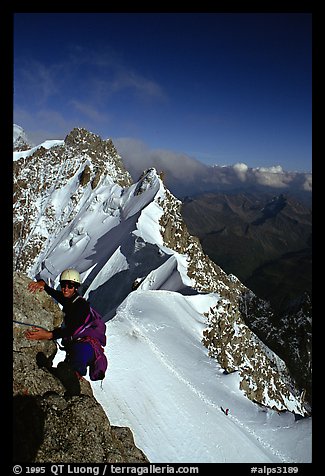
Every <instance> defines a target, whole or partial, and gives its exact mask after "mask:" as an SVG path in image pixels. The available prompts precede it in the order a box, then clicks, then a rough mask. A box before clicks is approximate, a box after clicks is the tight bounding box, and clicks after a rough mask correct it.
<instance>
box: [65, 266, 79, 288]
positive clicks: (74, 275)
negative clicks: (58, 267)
mask: <svg viewBox="0 0 325 476" xmlns="http://www.w3.org/2000/svg"><path fill="white" fill-rule="evenodd" d="M60 281H72V282H73V283H78V284H81V278H80V274H79V273H78V271H77V270H75V269H65V270H64V271H62V273H61V276H60Z"/></svg>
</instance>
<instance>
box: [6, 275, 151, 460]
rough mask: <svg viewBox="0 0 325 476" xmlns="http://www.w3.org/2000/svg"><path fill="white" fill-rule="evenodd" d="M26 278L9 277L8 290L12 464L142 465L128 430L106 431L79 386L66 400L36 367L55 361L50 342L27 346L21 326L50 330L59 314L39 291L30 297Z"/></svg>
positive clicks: (84, 385) (87, 391)
mask: <svg viewBox="0 0 325 476" xmlns="http://www.w3.org/2000/svg"><path fill="white" fill-rule="evenodd" d="M29 281H30V279H29V278H27V277H26V276H24V275H22V274H18V273H15V274H14V281H13V284H14V288H13V301H14V302H13V319H14V321H19V323H17V322H13V336H14V343H13V402H14V405H13V408H14V445H13V446H14V461H17V462H34V463H43V462H53V463H86V462H87V463H91V462H92V463H103V462H105V463H107V462H110V463H117V462H123V463H147V462H148V459H147V458H146V456H145V455H144V454H143V453H142V451H141V450H140V449H139V448H137V447H136V446H135V444H134V440H133V435H132V432H131V430H130V429H129V428H120V427H114V426H111V424H110V422H109V420H108V418H107V416H106V414H105V412H104V410H103V408H102V407H101V405H100V404H99V403H98V402H97V400H96V399H95V398H94V396H93V392H92V389H91V385H90V383H89V382H88V381H87V380H86V379H84V380H82V381H81V393H80V395H79V396H73V397H65V390H66V389H65V388H64V386H63V385H62V383H61V382H60V381H59V380H58V379H57V378H56V377H54V376H53V375H52V374H51V373H50V372H49V371H48V370H46V369H44V368H39V367H38V366H37V364H36V354H37V353H38V352H40V351H41V352H43V353H44V354H45V355H46V356H47V357H54V356H55V354H56V351H57V349H56V344H55V343H54V342H53V341H29V340H27V339H26V337H25V331H26V329H27V328H28V327H27V326H26V325H24V323H25V324H35V325H41V326H42V327H45V328H46V329H48V330H50V329H53V327H55V326H57V325H59V324H60V322H61V315H62V314H61V311H60V309H59V307H58V306H57V304H55V303H54V301H53V300H52V299H51V298H50V297H49V296H48V295H47V294H46V293H44V292H42V293H37V294H31V293H29V292H28V290H27V285H28V282H29Z"/></svg>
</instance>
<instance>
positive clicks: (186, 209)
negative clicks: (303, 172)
mask: <svg viewBox="0 0 325 476" xmlns="http://www.w3.org/2000/svg"><path fill="white" fill-rule="evenodd" d="M182 216H183V218H184V220H185V222H186V224H187V226H188V229H189V232H190V233H192V234H194V235H196V236H198V237H199V239H200V242H201V244H202V248H203V250H204V252H205V253H207V255H208V256H209V257H210V258H211V259H212V260H213V261H214V262H216V263H218V264H219V265H220V266H221V267H222V268H223V269H224V270H225V271H226V272H227V273H230V272H231V273H234V274H235V275H236V276H237V277H238V278H239V279H240V280H241V281H242V282H243V283H245V284H246V285H247V286H248V287H249V288H250V289H251V290H253V291H254V292H255V293H256V294H257V295H258V296H259V297H262V298H264V299H267V300H269V301H270V302H271V303H272V305H273V306H274V307H275V308H277V309H279V308H282V309H283V308H286V307H287V306H289V307H290V304H294V305H295V304H296V301H297V300H300V299H301V297H302V295H303V294H304V293H305V292H307V293H308V294H310V295H311V288H312V273H311V266H312V209H311V206H308V205H307V204H306V203H303V202H302V201H300V200H298V199H297V198H296V197H294V196H292V195H290V194H283V193H281V194H278V195H276V196H275V195H272V194H271V193H270V192H267V191H266V190H264V191H256V190H255V191H254V192H252V191H251V192H245V191H242V192H237V193H235V192H232V193H205V194H201V195H196V196H194V197H186V198H185V199H184V201H183V205H182Z"/></svg>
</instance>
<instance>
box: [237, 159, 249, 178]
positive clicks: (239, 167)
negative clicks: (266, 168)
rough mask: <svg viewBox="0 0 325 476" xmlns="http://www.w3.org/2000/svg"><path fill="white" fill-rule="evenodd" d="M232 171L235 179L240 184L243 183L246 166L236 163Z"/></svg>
mask: <svg viewBox="0 0 325 476" xmlns="http://www.w3.org/2000/svg"><path fill="white" fill-rule="evenodd" d="M233 169H234V171H235V172H236V175H237V177H238V178H239V180H240V181H241V182H245V180H246V174H247V171H248V166H247V165H246V164H244V163H239V162H238V163H237V164H235V165H234V166H233Z"/></svg>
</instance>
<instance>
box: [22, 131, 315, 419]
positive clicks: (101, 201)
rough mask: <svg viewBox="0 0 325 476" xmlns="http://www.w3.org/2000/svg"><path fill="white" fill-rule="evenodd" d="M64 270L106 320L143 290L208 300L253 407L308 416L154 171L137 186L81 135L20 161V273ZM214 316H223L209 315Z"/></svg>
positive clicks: (224, 357) (238, 289)
mask: <svg viewBox="0 0 325 476" xmlns="http://www.w3.org/2000/svg"><path fill="white" fill-rule="evenodd" d="M67 267H75V268H77V269H78V270H79V272H80V273H81V276H82V280H83V287H82V292H83V293H84V295H85V296H86V297H87V298H89V300H90V301H91V303H92V304H93V305H94V306H96V308H97V309H98V310H99V311H100V312H101V313H102V314H103V315H104V316H105V317H106V319H110V318H112V317H114V316H115V315H116V313H118V311H119V309H120V306H121V305H123V303H125V300H126V299H128V298H129V295H130V293H131V292H132V291H134V290H135V289H136V288H137V289H138V291H139V292H142V291H146V292H153V291H158V290H163V291H169V292H170V293H172V294H171V295H172V296H173V293H180V294H182V295H183V296H184V299H185V300H186V299H190V297H191V295H197V294H199V293H203V294H204V295H207V296H209V299H208V301H207V303H206V305H205V308H204V309H202V313H205V314H207V315H208V319H207V320H206V325H207V327H208V330H207V332H208V335H207V334H206V333H205V339H204V343H205V345H206V346H207V347H208V349H209V352H210V354H211V355H212V356H214V357H216V359H217V360H218V362H219V363H220V364H221V365H222V366H223V368H225V369H228V371H237V370H238V371H239V373H240V376H241V379H242V383H241V388H242V390H243V392H245V394H246V395H247V396H248V397H249V398H253V399H254V400H256V401H258V402H259V403H261V404H263V405H270V406H272V407H273V408H275V409H277V410H285V409H287V410H289V411H293V412H295V413H300V414H302V415H304V414H306V411H305V409H304V406H303V402H302V399H301V396H300V392H298V391H297V390H295V386H294V383H293V382H292V381H291V380H290V378H289V376H288V374H287V372H286V369H285V365H282V363H281V365H277V363H279V360H278V359H277V358H276V356H275V355H274V354H273V353H272V352H271V351H270V350H269V349H267V348H266V347H265V346H264V345H263V344H262V342H261V341H260V340H259V339H257V337H256V336H255V335H254V334H253V333H252V332H250V331H249V330H248V328H247V327H246V326H245V324H244V323H243V322H242V321H241V319H240V313H239V304H238V302H239V298H240V296H241V294H242V293H243V292H244V291H245V289H246V288H245V287H244V286H243V284H242V283H241V282H240V281H239V280H238V279H236V278H235V277H234V276H232V275H229V276H228V275H227V274H226V273H225V272H224V271H223V270H222V269H221V268H220V267H219V266H217V265H216V264H215V263H213V262H212V261H211V260H210V259H209V258H208V257H207V256H206V255H204V253H203V251H202V248H201V246H200V243H199V240H198V239H197V238H196V237H193V236H191V235H189V233H188V231H187V229H186V226H185V224H184V222H183V220H182V218H181V214H180V202H179V201H178V200H177V199H176V198H175V197H174V196H173V195H172V194H171V193H170V192H169V191H168V190H167V189H166V188H165V186H164V184H163V182H162V180H161V178H160V177H159V175H158V174H157V172H156V170H155V169H153V168H151V169H148V170H147V171H145V172H144V173H143V175H142V176H141V177H140V178H139V180H138V182H136V183H132V181H131V178H130V175H129V173H128V172H127V171H126V170H125V168H124V165H123V162H122V159H121V157H120V156H119V155H118V154H117V152H116V149H115V147H114V145H113V144H112V142H111V141H109V140H108V141H103V140H101V139H100V137H98V136H97V135H95V134H92V133H90V132H88V131H86V130H84V129H74V130H73V131H71V133H70V134H69V135H68V136H67V137H66V139H65V140H64V143H62V144H61V143H60V144H56V145H54V146H53V147H50V148H48V149H46V148H45V147H38V148H36V150H34V151H33V152H32V153H30V154H28V153H26V154H25V155H21V156H20V158H19V159H18V160H16V161H15V162H14V268H15V270H17V271H21V272H24V273H26V274H28V275H29V276H30V277H31V278H34V277H35V276H40V277H42V278H43V279H45V280H47V281H49V282H51V283H52V284H54V285H56V284H58V277H59V275H60V272H61V271H62V269H64V268H67ZM211 293H212V299H213V301H214V302H215V304H214V306H213V305H211ZM220 300H221V301H220ZM220 302H222V306H223V309H224V311H223V312H221V311H220V309H219V308H220V305H221V304H220ZM138 303H139V304H138V305H139V306H141V300H139V301H138ZM228 305H229V306H230V307H229V310H228V309H227V306H228ZM210 308H213V309H218V312H217V313H216V311H215V310H214V311H213V312H211V316H210V314H208V313H209V309H210ZM212 316H216V317H217V319H214V318H213V317H212ZM113 320H114V319H113ZM220 329H223V332H220ZM108 332H109V330H108ZM207 337H209V339H208V338H207ZM230 337H232V338H230ZM179 338H180V339H181V338H182V337H181V336H179ZM202 339H203V332H202V334H201V335H200V340H201V341H202ZM202 347H203V345H202ZM239 355H240V358H239ZM212 362H213V360H212ZM270 369H271V370H270ZM121 398H122V397H121Z"/></svg>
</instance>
